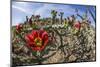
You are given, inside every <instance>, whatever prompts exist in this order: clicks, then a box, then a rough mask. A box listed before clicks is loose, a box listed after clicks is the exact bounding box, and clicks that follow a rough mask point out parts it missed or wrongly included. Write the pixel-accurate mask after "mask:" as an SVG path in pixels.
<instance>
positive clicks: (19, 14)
mask: <svg viewBox="0 0 100 67" xmlns="http://www.w3.org/2000/svg"><path fill="white" fill-rule="evenodd" d="M76 8H77V9H78V12H79V14H80V15H83V14H84V13H85V11H86V6H82V5H70V4H66V5H65V4H51V3H50V4H48V3H36V2H15V1H13V2H12V25H17V24H19V23H23V22H24V21H25V17H26V16H28V17H30V16H31V15H32V14H34V15H38V14H40V15H41V18H43V17H51V14H50V13H51V10H57V11H58V13H59V12H64V17H68V16H71V15H73V14H74V15H75V14H76V12H75V9H76ZM90 9H91V10H92V11H93V14H94V15H95V10H94V6H90ZM88 17H89V19H90V20H91V22H92V25H94V26H95V22H94V21H93V19H92V17H91V15H90V14H89V13H88ZM78 19H79V18H78ZM79 20H80V19H79Z"/></svg>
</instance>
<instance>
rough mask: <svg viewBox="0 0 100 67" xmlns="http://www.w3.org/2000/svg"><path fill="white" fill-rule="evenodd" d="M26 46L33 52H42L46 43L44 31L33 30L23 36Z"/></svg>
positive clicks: (46, 35)
mask: <svg viewBox="0 0 100 67" xmlns="http://www.w3.org/2000/svg"><path fill="white" fill-rule="evenodd" d="M25 40H26V42H27V46H28V47H29V48H31V49H32V50H34V51H42V50H43V49H44V48H45V47H46V45H47V43H48V33H47V32H46V31H44V30H33V31H32V32H31V33H30V34H28V35H26V36H25Z"/></svg>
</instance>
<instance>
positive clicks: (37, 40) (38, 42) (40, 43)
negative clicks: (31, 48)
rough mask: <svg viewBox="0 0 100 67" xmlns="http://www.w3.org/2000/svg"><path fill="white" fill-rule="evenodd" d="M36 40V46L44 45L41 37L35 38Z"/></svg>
mask: <svg viewBox="0 0 100 67" xmlns="http://www.w3.org/2000/svg"><path fill="white" fill-rule="evenodd" d="M34 42H35V44H36V46H39V47H41V46H42V39H41V38H40V37H37V38H35V40H34Z"/></svg>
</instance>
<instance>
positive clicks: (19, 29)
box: [16, 24, 22, 32]
mask: <svg viewBox="0 0 100 67" xmlns="http://www.w3.org/2000/svg"><path fill="white" fill-rule="evenodd" d="M21 29H22V25H21V24H18V25H17V26H16V31H17V32H20V31H21Z"/></svg>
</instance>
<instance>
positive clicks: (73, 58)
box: [69, 55, 77, 62]
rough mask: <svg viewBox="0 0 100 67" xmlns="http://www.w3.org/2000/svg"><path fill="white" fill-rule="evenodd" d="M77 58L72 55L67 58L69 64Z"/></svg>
mask: <svg viewBox="0 0 100 67" xmlns="http://www.w3.org/2000/svg"><path fill="white" fill-rule="evenodd" d="M76 59H77V58H76V56H74V55H71V56H69V62H72V61H75V60H76Z"/></svg>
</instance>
